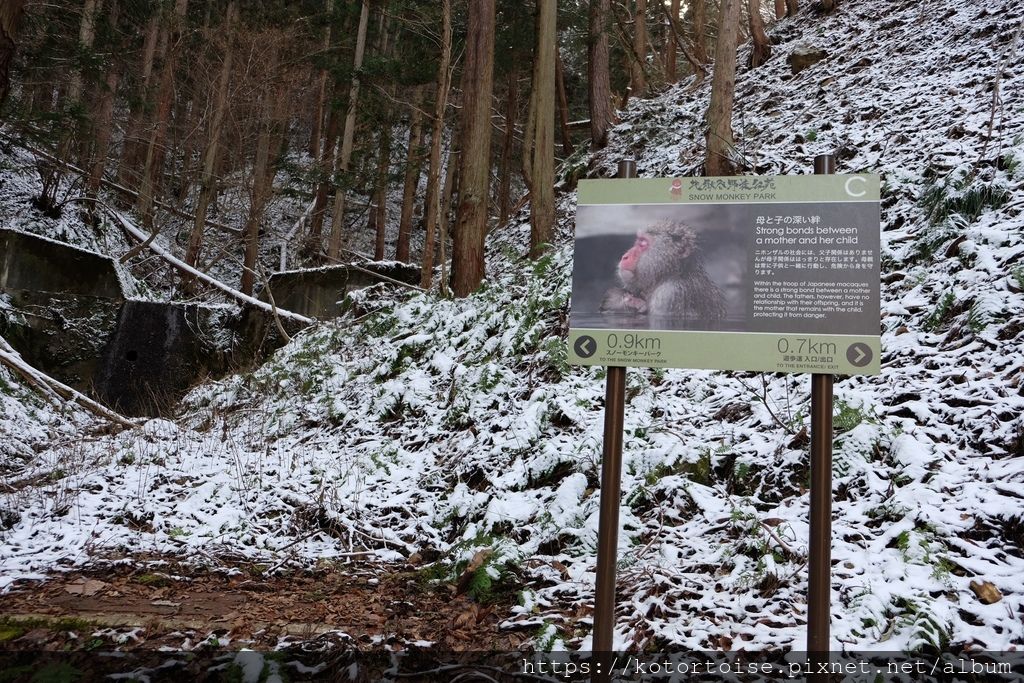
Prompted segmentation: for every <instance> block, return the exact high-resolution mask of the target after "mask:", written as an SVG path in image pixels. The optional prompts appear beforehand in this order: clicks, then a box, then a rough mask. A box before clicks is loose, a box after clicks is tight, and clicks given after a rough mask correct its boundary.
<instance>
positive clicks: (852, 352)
mask: <svg viewBox="0 0 1024 683" xmlns="http://www.w3.org/2000/svg"><path fill="white" fill-rule="evenodd" d="M871 357H872V353H871V347H870V346H868V345H867V344H865V343H864V342H857V343H856V344H850V346H849V348H847V349H846V360H848V361H850V365H852V366H853V367H855V368H862V367H864V366H865V365H867V364H868V363H870V362H871Z"/></svg>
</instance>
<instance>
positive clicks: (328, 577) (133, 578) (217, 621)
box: [0, 563, 531, 651]
mask: <svg viewBox="0 0 1024 683" xmlns="http://www.w3.org/2000/svg"><path fill="white" fill-rule="evenodd" d="M508 607H509V606H508V605H507V604H501V603H497V604H492V605H482V604H480V603H477V602H474V601H473V600H471V599H470V598H469V597H467V596H465V595H457V594H456V590H455V588H454V587H453V586H450V585H432V584H431V582H429V581H426V580H425V579H424V578H423V576H422V573H421V572H419V571H417V569H416V568H415V567H412V566H409V565H356V566H352V565H347V566H344V567H337V566H332V567H324V568H322V569H318V570H315V571H302V572H295V573H292V574H289V575H285V576H273V577H264V576H261V575H259V573H258V572H256V571H255V569H254V568H253V567H248V566H236V567H232V568H230V570H228V571H223V570H220V571H208V570H197V569H195V568H188V567H184V566H182V565H176V564H173V563H168V564H166V565H163V566H160V567H159V569H154V568H153V567H152V563H150V566H148V567H146V568H141V567H138V566H134V567H133V566H124V565H121V566H111V567H106V568H102V569H94V570H90V571H85V572H76V573H69V574H61V575H54V576H51V577H49V578H48V579H47V580H45V581H22V582H19V583H18V584H16V585H15V587H14V588H13V589H12V590H11V591H10V592H8V593H7V594H4V595H0V615H2V617H0V648H2V649H6V650H24V649H34V650H59V649H64V648H68V647H71V648H75V647H88V646H90V644H91V646H93V647H104V646H110V645H117V646H119V647H122V648H150V649H154V648H159V647H168V648H173V649H182V648H188V647H189V646H194V645H195V644H196V643H201V642H204V641H207V642H209V641H210V640H211V639H213V640H214V641H216V642H217V643H218V645H219V646H224V645H225V644H226V643H227V644H230V645H228V647H231V648H232V649H238V648H243V647H244V648H251V649H257V650H259V649H266V650H270V649H273V648H275V647H281V645H282V644H283V643H290V642H302V641H308V640H311V639H315V638H317V637H322V636H324V634H329V635H332V636H333V637H334V638H335V639H336V640H339V641H340V642H347V643H349V644H350V645H351V646H352V647H357V648H360V649H364V648H373V647H384V646H385V645H387V646H388V647H390V648H395V647H397V648H399V649H400V648H401V647H403V644H418V645H419V646H420V647H424V646H427V644H428V643H432V644H433V647H435V648H437V649H442V650H447V651H453V650H455V651H468V650H474V651H484V650H504V651H509V650H513V651H514V650H516V649H518V647H519V645H520V644H522V643H523V642H524V641H525V640H527V639H528V638H529V636H530V635H531V633H529V632H524V631H522V630H519V631H508V630H502V629H500V628H499V624H500V623H501V621H502V620H503V619H505V618H506V616H507V615H508ZM100 632H102V633H103V634H104V635H100V636H96V635H95V634H96V633H100ZM97 638H99V641H97ZM104 639H109V640H110V643H106V642H104ZM118 640H123V642H118Z"/></svg>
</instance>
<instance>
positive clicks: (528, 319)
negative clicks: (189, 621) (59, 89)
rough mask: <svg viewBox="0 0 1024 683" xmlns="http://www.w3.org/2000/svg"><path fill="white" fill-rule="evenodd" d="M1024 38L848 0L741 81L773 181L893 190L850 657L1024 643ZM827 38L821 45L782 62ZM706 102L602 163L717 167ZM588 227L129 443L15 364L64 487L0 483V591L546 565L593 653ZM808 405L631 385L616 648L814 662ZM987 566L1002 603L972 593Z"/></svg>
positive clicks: (639, 130)
mask: <svg viewBox="0 0 1024 683" xmlns="http://www.w3.org/2000/svg"><path fill="white" fill-rule="evenodd" d="M879 17H884V18H883V19H879ZM1021 20H1024V7H1021V6H1020V4H1019V3H1017V2H1011V1H1000V0H972V1H970V2H960V3H952V2H946V3H939V6H936V5H935V3H932V4H921V3H913V2H899V3H891V2H882V1H881V0H847V1H845V2H843V3H841V5H840V10H839V11H838V12H837V13H836V14H834V15H830V16H827V17H820V16H818V15H816V14H812V13H809V12H808V13H805V14H803V15H801V16H800V17H799V18H798V19H796V20H786V21H783V22H780V23H777V24H774V25H773V26H772V27H771V29H770V30H771V32H772V33H773V34H774V36H775V37H776V38H777V39H778V42H777V43H776V44H774V45H773V51H774V56H773V57H772V59H771V61H769V62H768V64H766V65H765V66H764V67H762V68H761V69H759V70H757V71H755V72H750V71H749V70H746V69H743V68H741V70H740V73H739V74H738V77H737V112H736V129H737V148H738V150H739V152H740V153H741V154H742V155H743V156H744V158H746V159H747V160H748V161H749V162H751V163H752V164H754V170H756V172H758V173H765V174H769V173H784V172H785V173H797V172H802V173H807V172H809V171H810V163H811V159H812V158H813V156H814V155H815V154H818V153H823V152H832V151H836V152H838V155H839V160H840V161H839V170H840V171H841V172H852V171H862V170H876V171H878V172H880V173H881V174H882V175H883V178H884V180H885V184H884V188H885V189H884V192H883V214H882V215H883V228H884V230H883V257H884V264H883V282H884V283H885V284H883V287H882V296H883V301H882V313H883V319H882V328H883V335H882V347H883V352H884V353H883V359H882V360H883V372H882V374H881V375H879V376H877V377H838V378H836V385H835V395H836V398H837V400H838V401H839V403H838V404H837V426H838V425H839V423H840V422H842V423H843V424H842V426H841V427H840V429H839V431H838V433H837V436H836V439H835V446H834V462H835V471H834V480H835V481H834V491H833V497H834V507H833V544H832V559H833V562H834V570H833V591H832V595H833V610H832V614H833V621H832V638H833V646H834V647H837V648H846V649H857V650H887V651H891V650H903V649H913V648H915V647H917V646H920V645H922V644H924V643H934V642H936V641H938V640H946V639H948V640H949V641H950V642H952V643H953V644H957V645H962V646H965V647H972V648H979V649H990V650H1005V649H1009V648H1020V647H1021V646H1022V645H1024V623H1022V621H1021V619H1020V614H1021V613H1022V611H1024V579H1022V577H1024V548H1022V547H1021V543H1022V539H1021V538H1020V535H1019V534H1020V532H1019V528H1020V524H1021V521H1020V520H1021V512H1020V498H1021V497H1024V459H1022V457H1021V456H1022V455H1024V417H1022V416H1024V350H1022V348H1021V343H1020V341H1021V333H1022V330H1021V328H1020V321H1021V320H1022V316H1024V295H1022V292H1021V289H1024V282H1022V281H1024V271H1021V270H1020V269H1021V268H1022V267H1024V261H1022V260H1021V255H1022V254H1024V214H1022V212H1021V207H1022V206H1024V170H1021V169H1020V166H1019V165H1018V166H1017V167H1016V168H1017V170H1015V171H1012V172H1011V170H1010V169H1011V168H1014V166H1013V165H1012V164H1010V163H1007V162H1006V160H1007V159H1013V160H1018V164H1020V161H1019V160H1021V159H1024V119H1022V118H1021V117H1020V115H1019V112H1020V111H1022V109H1024V87H1022V86H1024V72H1022V71H1021V70H1020V69H1019V67H1018V66H1016V65H1011V66H1010V67H1008V68H1007V70H1006V71H1005V72H1004V74H1003V78H1002V82H1001V85H1000V87H1001V97H1002V104H1001V108H1000V111H999V112H997V113H998V114H999V115H998V116H997V127H996V131H995V135H996V138H995V139H993V140H991V141H988V140H987V130H988V121H989V118H990V115H991V111H990V105H991V100H992V94H991V91H990V89H989V88H990V86H991V83H992V80H993V77H994V75H995V70H996V65H997V64H998V62H999V60H1000V58H1001V55H1003V54H1004V53H1005V52H1006V49H1007V47H1008V43H1009V41H1010V39H1011V36H1012V35H1013V30H1014V27H1015V26H1016V25H1017V24H1018V23H1019V22H1020V21H1021ZM803 41H812V42H813V43H814V44H816V45H822V46H825V49H826V51H828V52H829V56H828V57H827V58H826V59H825V60H824V61H822V62H819V63H818V64H816V65H814V66H812V67H810V68H808V69H807V70H805V71H802V72H800V73H799V74H796V75H791V74H790V73H789V68H788V66H787V65H786V63H785V57H786V55H787V54H789V53H790V52H791V51H792V50H793V48H794V47H795V46H796V45H797V44H798V43H800V42H803ZM745 54H746V51H745V50H743V51H741V63H743V59H744V56H745ZM687 86H688V84H685V83H684V84H680V85H679V86H676V87H674V88H671V89H669V90H667V91H666V92H665V93H664V94H662V95H661V96H660V97H658V98H654V99H651V100H647V101H640V102H636V101H634V104H633V105H632V107H631V109H630V110H628V111H627V112H623V114H622V117H623V121H622V123H621V124H620V125H619V126H618V127H617V128H616V129H615V130H614V132H613V135H612V144H611V147H610V148H609V149H607V150H605V151H604V152H602V153H601V154H599V155H598V156H597V157H596V159H595V162H594V165H595V169H596V170H595V173H600V174H603V175H611V174H612V173H613V172H614V167H615V164H616V162H617V160H618V159H619V158H621V157H623V156H627V155H634V154H635V155H636V156H637V157H638V159H637V161H638V166H639V169H640V174H641V176H655V175H658V176H679V175H684V174H687V173H690V172H693V171H694V170H696V169H697V168H698V167H699V165H700V163H701V156H700V154H701V151H702V147H703V145H702V142H701V138H702V136H703V128H702V125H701V123H700V121H701V118H702V116H703V113H704V107H705V104H706V101H707V88H708V85H707V84H705V85H704V86H702V88H700V89H698V90H697V91H696V92H694V93H690V92H687ZM812 131H813V135H812V134H811V132H812ZM797 134H799V135H800V136H801V138H802V139H803V140H804V142H794V139H795V136H796V135H797ZM812 138H813V139H812ZM983 149H985V150H987V151H986V154H985V156H984V157H983V156H982V150H983ZM999 158H1002V159H1003V160H1004V161H1003V162H999V163H997V162H996V160H997V159H999ZM22 163H23V162H22ZM13 177H14V176H13V175H11V174H10V173H8V174H7V175H5V178H13ZM967 179H970V180H969V182H968V183H967V184H966V185H964V184H963V183H964V181H965V180H967ZM5 182H8V181H6V180H5ZM10 182H14V181H10ZM19 182H20V181H19ZM943 183H946V185H943ZM958 183H959V184H960V185H958ZM971 183H980V185H978V186H982V185H984V186H990V187H997V188H1002V189H1005V191H1006V192H1007V193H1008V195H1009V196H1008V199H1007V201H1006V202H1005V203H1003V204H1002V205H1001V206H993V205H991V204H989V205H986V206H983V207H982V208H981V210H980V213H979V214H978V215H977V216H976V217H974V218H971V217H970V216H969V215H966V213H967V209H965V208H964V207H963V205H962V204H958V205H957V206H958V207H959V208H957V209H956V210H955V211H953V212H952V215H950V216H949V217H947V218H945V219H942V220H939V221H938V222H935V221H934V220H933V219H931V218H930V217H929V215H928V210H927V209H926V207H924V206H922V197H923V196H924V195H925V194H926V192H927V190H928V189H929V188H930V187H933V186H942V187H945V188H946V194H945V195H944V196H945V197H946V198H947V199H957V198H961V199H962V198H963V196H964V193H965V192H966V191H967V189H968V188H969V187H972V186H973V185H971ZM573 211H574V198H573V197H572V196H563V197H562V200H561V205H560V216H561V218H560V222H559V232H560V241H559V244H560V246H559V247H558V248H557V249H556V250H555V252H554V253H553V254H552V255H551V256H550V258H548V259H545V260H544V261H542V262H540V263H537V264H534V263H531V262H529V261H526V260H525V259H522V258H519V257H516V256H515V254H523V253H525V244H526V243H527V240H528V232H529V226H528V225H527V224H526V223H525V214H523V213H521V214H520V216H519V217H518V220H516V221H513V222H512V223H511V224H510V225H509V226H507V227H506V228H504V229H503V230H502V231H500V232H499V233H497V234H496V235H495V238H494V240H493V241H492V243H491V244H490V245H489V249H490V251H489V266H488V267H489V278H490V279H489V281H488V283H487V284H486V285H485V287H484V288H483V289H482V290H481V291H480V292H479V293H478V294H476V295H474V296H473V297H470V298H468V299H466V300H461V301H451V300H444V299H437V298H434V297H431V296H428V295H423V294H409V293H408V292H402V293H397V294H396V293H394V292H389V291H388V290H386V289H382V288H374V289H372V290H367V291H365V292H362V293H360V295H359V297H360V308H362V309H363V310H365V311H370V313H369V314H367V315H366V316H364V317H363V318H362V319H360V320H353V319H349V318H346V319H342V320H338V321H332V322H322V323H320V324H318V325H316V326H315V327H311V328H309V329H307V330H305V331H303V332H302V333H300V334H298V335H296V337H295V338H294V339H293V341H292V342H291V343H290V344H289V345H287V346H286V347H285V348H283V349H281V350H280V351H278V352H277V353H276V354H275V355H274V356H273V357H272V358H271V359H270V360H269V361H268V362H267V363H266V364H264V365H263V366H262V367H259V368H257V369H255V370H252V371H251V372H247V373H243V374H238V375H234V376H230V377H227V378H224V379H222V380H220V381H217V382H209V383H205V384H203V385H200V386H199V387H197V388H195V390H193V391H192V393H191V394H190V395H189V396H188V397H187V398H186V399H185V401H184V402H183V405H182V409H181V415H180V416H179V417H178V418H177V419H174V420H166V419H165V420H151V421H149V422H147V423H146V424H145V425H144V426H143V427H142V428H141V429H138V430H131V431H124V432H121V433H119V434H116V435H97V436H95V437H94V438H91V439H88V440H85V439H81V438H76V435H80V434H81V433H82V431H83V430H84V429H86V426H87V425H88V424H89V418H87V417H85V416H83V415H80V414H78V413H72V414H68V415H61V414H58V413H57V412H55V411H54V410H53V409H52V408H51V407H48V406H46V405H45V404H42V403H41V401H40V400H39V399H38V398H35V397H34V396H33V395H31V394H30V393H28V392H26V391H25V390H24V389H23V388H21V387H20V385H18V384H17V382H15V381H14V379H13V378H11V377H10V376H9V375H6V374H4V373H3V371H2V370H0V379H2V380H3V381H2V382H0V409H2V413H0V431H2V432H3V433H4V434H5V435H11V438H5V439H3V440H2V441H0V462H2V464H3V470H2V473H0V476H2V477H3V481H4V482H5V483H12V482H23V481H28V480H30V479H31V478H32V477H37V476H42V477H44V478H46V477H47V475H50V476H49V477H48V478H46V481H47V483H46V484H45V485H42V486H40V487H36V488H31V487H22V488H18V489H17V490H16V491H14V492H10V491H8V490H7V489H6V487H5V488H4V491H3V493H0V515H6V514H7V513H8V512H13V513H16V515H15V516H16V517H17V519H14V517H7V516H4V517H3V518H2V519H3V520H4V521H3V524H2V525H0V528H2V530H0V585H2V586H4V587H8V586H10V584H11V583H12V582H13V581H15V580H17V579H19V578H24V577H29V576H38V575H40V574H41V573H43V572H45V571H47V570H54V569H58V568H71V567H80V566H83V565H85V564H88V563H93V562H99V561H104V560H117V559H122V558H124V557H133V556H140V557H141V556H143V555H145V554H147V553H158V554H172V555H178V556H182V557H184V558H188V559H190V560H192V561H195V562H203V563H216V562H217V558H218V556H221V557H224V556H230V557H235V558H243V559H249V560H252V561H259V562H265V563H268V564H271V565H276V564H278V563H284V564H286V565H287V564H295V565H303V566H310V565H312V564H314V563H315V562H316V561H317V560H318V559H321V558H338V559H342V560H343V559H346V558H347V557H348V556H347V554H348V553H353V552H372V553H374V554H375V556H376V557H377V558H378V559H380V560H382V561H400V560H401V559H402V558H405V557H408V556H409V555H411V554H412V553H414V552H417V551H419V550H422V549H427V548H429V549H434V550H437V551H439V552H440V553H441V556H442V558H443V559H442V561H444V562H450V563H455V562H458V561H460V560H467V559H469V558H471V557H472V556H473V554H474V553H475V552H476V551H477V550H479V549H481V548H484V547H490V548H492V549H493V550H495V552H496V553H498V554H500V555H501V557H502V558H504V559H507V560H508V561H510V562H513V563H515V565H516V566H517V567H518V568H519V569H520V572H521V573H522V575H523V576H524V577H526V580H527V587H526V588H527V589H526V590H525V591H524V592H523V600H522V604H521V605H520V606H518V607H516V608H513V609H512V610H511V611H510V614H509V615H508V620H507V622H506V624H508V625H522V624H541V623H543V624H544V631H543V633H541V634H540V635H539V636H538V637H537V639H536V642H537V643H538V644H544V645H545V646H547V647H550V648H552V649H557V648H559V647H566V648H570V649H573V648H584V649H585V648H587V647H589V643H590V620H589V618H586V617H583V618H580V617H579V616H578V614H579V610H580V609H581V608H583V607H588V606H590V605H592V602H593V581H594V556H595V553H596V528H597V510H598V500H599V493H600V492H599V489H598V481H599V472H600V458H601V442H602V433H603V413H602V406H603V400H604V399H603V395H604V387H603V381H602V380H603V372H602V371H601V370H600V369H588V368H569V367H568V366H567V365H566V364H565V349H564V336H565V332H566V329H565V320H566V312H567V306H568V298H569V278H568V275H569V271H570V267H571V259H572V253H571V247H570V246H568V239H567V238H568V236H569V235H570V233H571V226H572V214H573ZM957 211H959V212H960V213H957ZM22 223H24V220H22ZM60 225H62V226H64V227H63V228H61V229H62V230H65V231H67V232H75V231H76V230H79V228H76V227H75V223H74V221H71V220H70V219H67V220H63V221H62V222H61V224H60ZM51 227H52V226H51ZM26 229H27V228H26ZM47 229H48V230H49V229H50V228H47ZM51 234H56V233H51ZM76 234H77V233H76ZM960 236H962V237H965V238H966V239H965V241H963V242H962V243H961V244H960V245H959V247H958V248H957V249H956V250H950V245H951V244H952V242H953V241H954V240H955V239H956V238H957V237H960ZM933 239H937V240H938V245H937V247H936V248H929V244H928V243H929V241H930V240H933ZM85 242H86V241H85V240H83V242H76V243H85ZM94 242H95V240H94ZM97 249H98V250H100V251H108V253H115V252H112V251H109V250H105V249H101V248H99V247H97ZM947 251H951V252H952V253H949V254H947ZM510 254H511V255H510ZM1015 272H1019V273H1021V275H1020V276H1019V277H1018V276H1016V275H1014V273H1015ZM947 295H950V296H951V297H952V299H951V301H952V304H951V305H950V306H949V307H948V310H946V311H945V313H944V314H943V315H938V313H939V312H940V309H941V302H942V301H943V300H944V298H945V297H946V296H947ZM808 393H809V382H808V381H807V378H806V377H802V376H781V375H768V376H765V384H764V385H763V386H762V384H761V379H760V376H756V375H753V374H750V373H711V372H705V371H699V372H698V371H686V370H669V371H655V370H630V371H629V373H628V391H627V395H628V403H627V409H626V432H625V444H624V463H623V482H622V490H623V494H624V496H623V498H624V504H623V509H622V515H621V527H622V528H621V530H620V536H619V540H620V577H621V579H620V584H619V585H620V610H619V611H618V621H617V623H616V636H615V637H616V644H617V645H621V646H623V647H630V648H635V649H643V648H649V649H655V648H658V647H662V646H668V645H671V646H676V647H680V648H687V649H691V650H706V649H713V648H718V647H723V645H722V643H723V642H725V641H723V638H728V639H729V642H730V643H731V647H732V648H733V649H739V648H744V649H747V650H757V649H766V648H773V647H786V648H795V649H800V648H802V647H803V638H804V635H805V620H806V600H805V595H806V590H807V584H806V569H805V560H806V557H805V555H806V551H807V534H808V500H809V496H808V493H807V490H806V480H807V449H806V442H805V441H803V440H801V438H800V434H801V430H802V429H803V428H805V427H807V426H808V410H809V406H808ZM748 407H749V410H744V409H743V408H748ZM840 418H841V419H840ZM56 473H59V476H57V474H56ZM11 520H14V521H11ZM1014 528H1016V529H1018V531H1016V532H1014V531H1013V529H1014ZM1014 533H1016V535H1014ZM555 563H557V565H558V566H560V567H564V571H562V570H558V569H556V568H555ZM972 580H985V581H990V582H992V583H993V584H994V585H995V586H996V587H997V588H998V589H999V591H1000V592H1001V593H1002V596H1003V597H1002V600H1001V601H1000V602H999V603H997V604H995V605H987V606H986V605H982V604H981V603H980V602H978V600H977V599H976V598H975V596H974V595H973V593H972V592H971V590H970V587H969V584H970V582H971V581H972ZM572 615H577V616H572ZM538 619H540V620H541V621H538Z"/></svg>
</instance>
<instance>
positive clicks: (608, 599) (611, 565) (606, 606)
mask: <svg viewBox="0 0 1024 683" xmlns="http://www.w3.org/2000/svg"><path fill="white" fill-rule="evenodd" d="M618 177H619V178H635V177H636V162H635V161H633V160H632V159H624V160H622V161H620V162H619V173H618ZM607 373H608V374H607V379H606V381H605V393H604V449H603V451H602V455H601V511H600V517H599V519H598V530H597V582H596V586H595V590H594V644H593V648H594V661H593V664H594V667H595V670H594V676H593V678H592V680H593V681H594V683H603V682H604V681H609V680H611V671H610V670H609V669H610V667H611V662H612V659H611V656H610V655H611V652H612V648H613V647H614V643H613V640H612V636H613V632H614V629H615V565H616V564H617V563H618V547H619V503H620V499H621V496H622V491H621V489H622V431H623V421H624V418H625V411H626V368H625V367H624V366H608V367H607Z"/></svg>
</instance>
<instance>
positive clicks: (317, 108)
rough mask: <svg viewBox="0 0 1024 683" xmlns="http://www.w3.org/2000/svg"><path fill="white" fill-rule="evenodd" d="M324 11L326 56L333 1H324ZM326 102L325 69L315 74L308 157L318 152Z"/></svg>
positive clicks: (328, 47) (329, 39)
mask: <svg viewBox="0 0 1024 683" xmlns="http://www.w3.org/2000/svg"><path fill="white" fill-rule="evenodd" d="M325 2H326V5H325V6H324V10H325V12H326V14H327V27H326V28H324V42H323V51H324V53H325V54H326V53H327V51H328V50H329V49H330V48H331V24H330V21H331V14H332V13H333V11H334V0H325ZM326 102H327V69H320V73H319V74H317V87H316V102H314V103H313V115H312V121H311V122H310V123H311V125H310V133H309V156H311V157H314V158H315V157H316V156H317V155H318V153H319V152H320V132H321V129H322V128H323V123H324V109H325V105H326Z"/></svg>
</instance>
